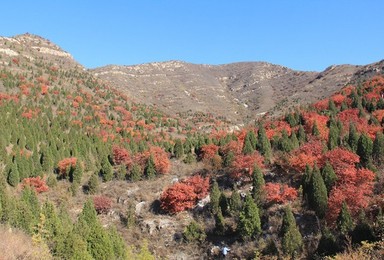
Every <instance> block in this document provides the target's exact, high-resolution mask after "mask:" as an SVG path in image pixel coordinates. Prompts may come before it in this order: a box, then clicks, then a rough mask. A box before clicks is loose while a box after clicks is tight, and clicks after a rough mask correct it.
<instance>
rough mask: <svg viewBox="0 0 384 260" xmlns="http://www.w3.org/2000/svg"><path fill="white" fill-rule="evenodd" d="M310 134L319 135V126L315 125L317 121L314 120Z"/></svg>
mask: <svg viewBox="0 0 384 260" xmlns="http://www.w3.org/2000/svg"><path fill="white" fill-rule="evenodd" d="M312 135H314V136H319V135H320V131H319V128H318V127H317V122H316V121H315V123H314V124H313V127H312Z"/></svg>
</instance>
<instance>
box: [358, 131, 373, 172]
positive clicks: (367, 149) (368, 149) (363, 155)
mask: <svg viewBox="0 0 384 260" xmlns="http://www.w3.org/2000/svg"><path fill="white" fill-rule="evenodd" d="M372 150H373V142H372V140H371V138H369V136H368V135H367V134H365V133H363V134H362V135H361V136H360V138H359V141H358V143H357V150H356V153H357V155H359V156H360V163H361V165H363V166H364V167H366V166H367V165H368V164H369V163H370V161H371V157H372Z"/></svg>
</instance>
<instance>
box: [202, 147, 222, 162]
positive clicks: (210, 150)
mask: <svg viewBox="0 0 384 260" xmlns="http://www.w3.org/2000/svg"><path fill="white" fill-rule="evenodd" d="M218 151H219V147H218V146H217V145H215V144H206V145H203V146H202V147H201V158H202V159H203V160H204V161H207V160H212V159H213V157H214V156H215V155H216V154H217V153H218Z"/></svg>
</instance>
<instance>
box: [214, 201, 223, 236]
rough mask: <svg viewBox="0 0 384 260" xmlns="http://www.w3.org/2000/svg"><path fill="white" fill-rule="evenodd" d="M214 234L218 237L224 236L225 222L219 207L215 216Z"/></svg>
mask: <svg viewBox="0 0 384 260" xmlns="http://www.w3.org/2000/svg"><path fill="white" fill-rule="evenodd" d="M215 232H216V234H218V235H224V234H225V220H224V217H223V213H222V212H221V208H220V207H219V210H218V211H217V213H216V214H215Z"/></svg>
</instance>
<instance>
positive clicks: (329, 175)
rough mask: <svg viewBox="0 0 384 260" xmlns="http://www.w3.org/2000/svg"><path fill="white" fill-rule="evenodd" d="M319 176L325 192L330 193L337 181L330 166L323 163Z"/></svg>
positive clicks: (327, 163)
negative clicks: (325, 189)
mask: <svg viewBox="0 0 384 260" xmlns="http://www.w3.org/2000/svg"><path fill="white" fill-rule="evenodd" d="M321 175H322V177H323V180H324V184H325V186H326V187H327V192H328V194H329V192H330V191H331V189H332V187H333V185H334V184H335V182H336V181H337V175H336V173H335V171H334V170H333V167H332V165H331V164H330V163H329V162H328V161H327V162H326V163H325V166H324V167H323V170H322V171H321Z"/></svg>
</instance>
